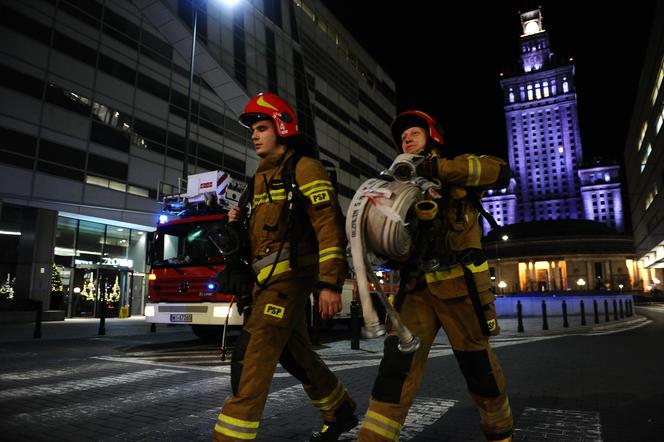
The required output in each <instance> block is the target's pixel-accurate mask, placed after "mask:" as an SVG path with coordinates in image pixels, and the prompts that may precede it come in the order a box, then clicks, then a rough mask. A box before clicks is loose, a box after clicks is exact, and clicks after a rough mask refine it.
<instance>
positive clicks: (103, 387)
mask: <svg viewBox="0 0 664 442" xmlns="http://www.w3.org/2000/svg"><path fill="white" fill-rule="evenodd" d="M636 313H637V314H640V315H642V316H643V317H646V318H648V319H649V321H647V322H646V321H642V322H641V323H632V324H625V325H623V327H622V329H611V328H608V329H604V330H600V331H598V330H595V331H593V330H589V329H584V330H582V331H579V332H578V333H577V332H563V331H561V332H560V333H557V332H554V333H549V334H544V335H543V334H537V333H534V334H531V335H525V336H523V335H517V334H507V335H506V336H502V337H500V336H499V337H498V338H495V339H494V340H493V342H494V347H495V348H496V352H497V353H498V356H499V358H500V360H501V362H502V364H503V368H504V371H505V374H506V377H507V382H508V388H509V392H510V401H511V404H512V410H513V412H514V416H515V418H516V430H515V440H517V441H538V442H539V441H621V442H622V441H639V442H641V441H661V440H664V436H663V435H664V412H662V404H663V403H664V376H663V375H662V369H663V368H664V353H662V352H661V351H660V347H661V342H662V338H663V337H664V306H649V307H638V308H637V310H636ZM336 337H338V335H337V336H336ZM322 342H323V344H322V345H321V346H320V353H321V355H322V357H323V358H324V359H325V360H326V361H327V363H328V365H330V367H332V369H333V370H335V372H336V373H337V374H338V376H339V377H340V379H341V380H342V382H343V383H344V385H345V386H346V388H347V389H348V390H349V391H350V392H351V395H352V396H353V397H354V399H355V400H356V401H357V402H358V409H359V410H361V412H360V414H363V412H364V410H365V409H366V405H367V402H368V396H369V392H370V390H371V386H372V382H373V379H374V377H375V374H376V372H377V368H378V364H379V362H380V358H381V355H382V344H381V343H380V341H362V350H360V351H353V350H350V346H349V343H348V341H335V335H334V334H332V335H325V336H323V340H322ZM229 372H230V369H229V365H228V361H227V360H226V361H222V360H221V354H220V351H219V348H218V347H216V346H214V345H210V344H202V343H200V342H199V341H197V340H195V339H194V338H193V335H192V334H191V333H190V332H189V331H187V330H179V329H175V330H168V332H167V333H157V334H156V335H153V334H149V333H144V334H140V335H129V336H108V337H98V338H81V339H52V340H44V341H22V342H11V343H3V344H0V439H2V440H16V441H19V440H20V441H24V440H76V441H78V440H106V441H118V440H122V441H125V440H127V441H145V440H147V441H165V440H174V441H179V440H209V439H210V435H211V431H212V427H213V425H214V422H215V420H216V417H217V414H218V412H219V409H220V406H221V404H222V402H223V399H224V398H225V397H226V396H227V395H228V393H229V391H230V386H229ZM478 422H479V417H478V414H477V411H476V410H475V408H474V406H473V405H472V403H471V401H470V398H469V396H468V394H467V392H466V389H465V383H464V381H463V378H462V377H461V374H460V372H459V370H458V368H457V364H456V361H455V359H454V357H453V356H452V355H451V349H450V348H449V346H448V345H447V342H446V340H445V339H444V337H442V336H441V337H440V339H439V340H437V343H436V344H435V346H434V348H433V350H432V353H431V355H430V359H429V364H428V368H427V375H426V378H425V379H424V381H423V384H422V387H421V389H420V392H419V394H418V399H417V400H416V401H415V404H414V405H413V408H412V409H411V413H410V414H409V417H408V420H407V423H406V426H405V427H404V431H403V433H402V438H401V440H412V441H434V440H435V441H481V440H483V439H482V436H481V433H480V431H479V426H478ZM319 425H320V417H319V416H318V415H317V412H316V411H315V410H314V408H313V407H312V406H311V405H309V403H308V400H307V398H306V396H305V394H304V391H303V390H302V388H301V386H299V384H297V382H296V381H295V379H293V378H292V377H290V376H289V375H288V374H287V373H285V372H284V371H283V370H282V369H281V368H278V369H277V371H276V373H275V378H274V381H273V385H272V391H271V393H270V396H269V397H268V403H267V406H266V409H265V412H264V417H263V421H262V423H261V427H260V430H259V436H258V439H257V440H259V441H293V440H306V439H307V437H308V434H309V433H310V431H311V430H314V429H318V427H319ZM344 440H353V433H351V434H348V435H346V436H344Z"/></svg>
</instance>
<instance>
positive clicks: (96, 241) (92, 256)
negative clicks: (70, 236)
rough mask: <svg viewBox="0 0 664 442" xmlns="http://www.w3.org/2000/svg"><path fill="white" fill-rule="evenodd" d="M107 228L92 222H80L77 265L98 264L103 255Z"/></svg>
mask: <svg viewBox="0 0 664 442" xmlns="http://www.w3.org/2000/svg"><path fill="white" fill-rule="evenodd" d="M105 229H106V226H105V225H103V224H99V223H94V222H91V221H80V222H79V227H78V244H77V246H76V258H77V260H78V261H80V262H77V263H76V264H85V263H84V262H82V261H87V262H88V263H90V264H93V263H98V262H99V260H100V257H101V253H102V244H103V242H104V233H105Z"/></svg>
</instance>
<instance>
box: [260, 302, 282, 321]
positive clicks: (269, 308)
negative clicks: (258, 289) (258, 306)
mask: <svg viewBox="0 0 664 442" xmlns="http://www.w3.org/2000/svg"><path fill="white" fill-rule="evenodd" d="M285 312H286V309H285V308H283V307H280V306H278V305H274V304H267V305H265V310H264V311H263V313H265V314H266V315H269V316H274V317H275V318H279V319H281V318H283V317H284V313H285Z"/></svg>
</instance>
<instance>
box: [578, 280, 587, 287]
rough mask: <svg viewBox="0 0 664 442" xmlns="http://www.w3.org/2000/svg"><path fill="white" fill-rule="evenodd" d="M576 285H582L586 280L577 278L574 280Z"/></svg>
mask: <svg viewBox="0 0 664 442" xmlns="http://www.w3.org/2000/svg"><path fill="white" fill-rule="evenodd" d="M576 285H578V286H579V287H583V286H584V285H586V280H585V279H583V278H579V279H577V281H576Z"/></svg>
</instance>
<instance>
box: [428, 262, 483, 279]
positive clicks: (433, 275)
mask: <svg viewBox="0 0 664 442" xmlns="http://www.w3.org/2000/svg"><path fill="white" fill-rule="evenodd" d="M468 270H470V271H471V272H473V273H480V272H486V271H487V270H489V263H488V262H487V261H484V262H483V263H482V264H480V265H477V266H476V265H474V264H471V265H469V266H468ZM460 276H463V267H461V265H458V266H456V267H452V268H451V269H449V270H438V271H436V272H430V273H425V274H424V277H425V279H426V280H427V282H436V281H443V280H445V279H454V278H458V277H460Z"/></svg>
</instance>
